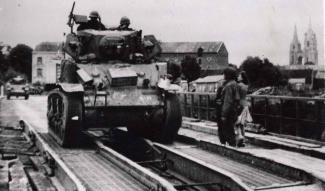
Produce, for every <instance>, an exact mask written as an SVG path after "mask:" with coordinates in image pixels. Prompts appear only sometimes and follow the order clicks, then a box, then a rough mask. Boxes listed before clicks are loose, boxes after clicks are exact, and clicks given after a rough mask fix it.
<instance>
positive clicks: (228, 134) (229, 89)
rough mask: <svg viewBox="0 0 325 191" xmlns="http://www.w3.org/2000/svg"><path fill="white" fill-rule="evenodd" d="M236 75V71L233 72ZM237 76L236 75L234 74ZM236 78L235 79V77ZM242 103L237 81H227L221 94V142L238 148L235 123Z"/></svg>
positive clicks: (219, 128) (219, 130) (219, 129)
mask: <svg viewBox="0 0 325 191" xmlns="http://www.w3.org/2000/svg"><path fill="white" fill-rule="evenodd" d="M233 72H234V73H236V71H233ZM234 76H236V74H234ZM234 78H235V77H234ZM239 101H240V94H239V87H238V84H237V82H236V81H235V79H226V81H225V83H224V87H223V89H222V92H221V102H222V104H221V108H220V109H221V111H220V112H221V113H220V116H221V120H220V122H219V123H220V125H219V124H218V133H219V138H220V142H221V143H222V144H225V143H226V142H228V144H229V145H231V146H236V139H235V138H236V136H235V123H236V121H237V117H238V107H239Z"/></svg>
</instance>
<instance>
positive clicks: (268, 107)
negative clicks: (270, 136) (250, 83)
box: [179, 92, 325, 140]
mask: <svg viewBox="0 0 325 191" xmlns="http://www.w3.org/2000/svg"><path fill="white" fill-rule="evenodd" d="M179 95H180V100H181V105H182V112H183V115H184V116H187V117H193V118H198V119H204V120H210V121H215V118H216V107H215V98H216V97H215V96H216V95H215V93H203V92H182V93H180V94H179ZM247 99H248V102H249V103H250V111H251V115H252V117H253V120H254V123H258V124H261V125H263V126H264V128H266V129H267V130H268V131H270V132H274V133H279V134H289V135H295V136H300V137H305V138H312V139H317V140H320V139H321V137H322V136H325V134H324V135H322V133H323V131H324V129H325V99H323V98H307V97H289V96H269V95H248V96H247ZM324 132H325V131H324ZM323 138H324V137H323Z"/></svg>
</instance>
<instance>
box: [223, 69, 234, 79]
mask: <svg viewBox="0 0 325 191" xmlns="http://www.w3.org/2000/svg"><path fill="white" fill-rule="evenodd" d="M223 74H224V75H225V80H236V79H237V69H236V68H235V67H233V66H228V67H227V68H226V69H225V70H224V71H223Z"/></svg>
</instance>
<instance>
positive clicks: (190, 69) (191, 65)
mask: <svg viewBox="0 0 325 191" xmlns="http://www.w3.org/2000/svg"><path fill="white" fill-rule="evenodd" d="M181 66H182V73H183V75H184V77H185V79H186V80H187V83H188V84H189V83H190V82H191V81H194V80H196V79H198V78H199V77H200V72H201V67H200V65H199V63H198V62H197V61H196V58H195V57H192V56H189V55H186V56H185V57H184V59H183V60H182V62H181Z"/></svg>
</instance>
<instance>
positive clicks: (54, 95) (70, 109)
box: [47, 89, 83, 147]
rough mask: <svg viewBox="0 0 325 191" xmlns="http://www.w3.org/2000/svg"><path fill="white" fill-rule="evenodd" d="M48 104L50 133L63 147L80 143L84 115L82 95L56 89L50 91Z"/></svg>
mask: <svg viewBox="0 0 325 191" xmlns="http://www.w3.org/2000/svg"><path fill="white" fill-rule="evenodd" d="M47 104H48V107H47V119H48V125H49V133H50V135H51V136H52V137H53V138H54V139H55V140H56V141H57V143H59V144H60V145H61V146H63V147H71V146H75V145H77V144H79V143H80V140H81V130H82V117H83V115H82V101H81V96H78V95H76V94H67V93H64V92H62V91H59V90H58V89H55V90H53V91H51V92H50V93H49V95H48V102H47Z"/></svg>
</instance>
